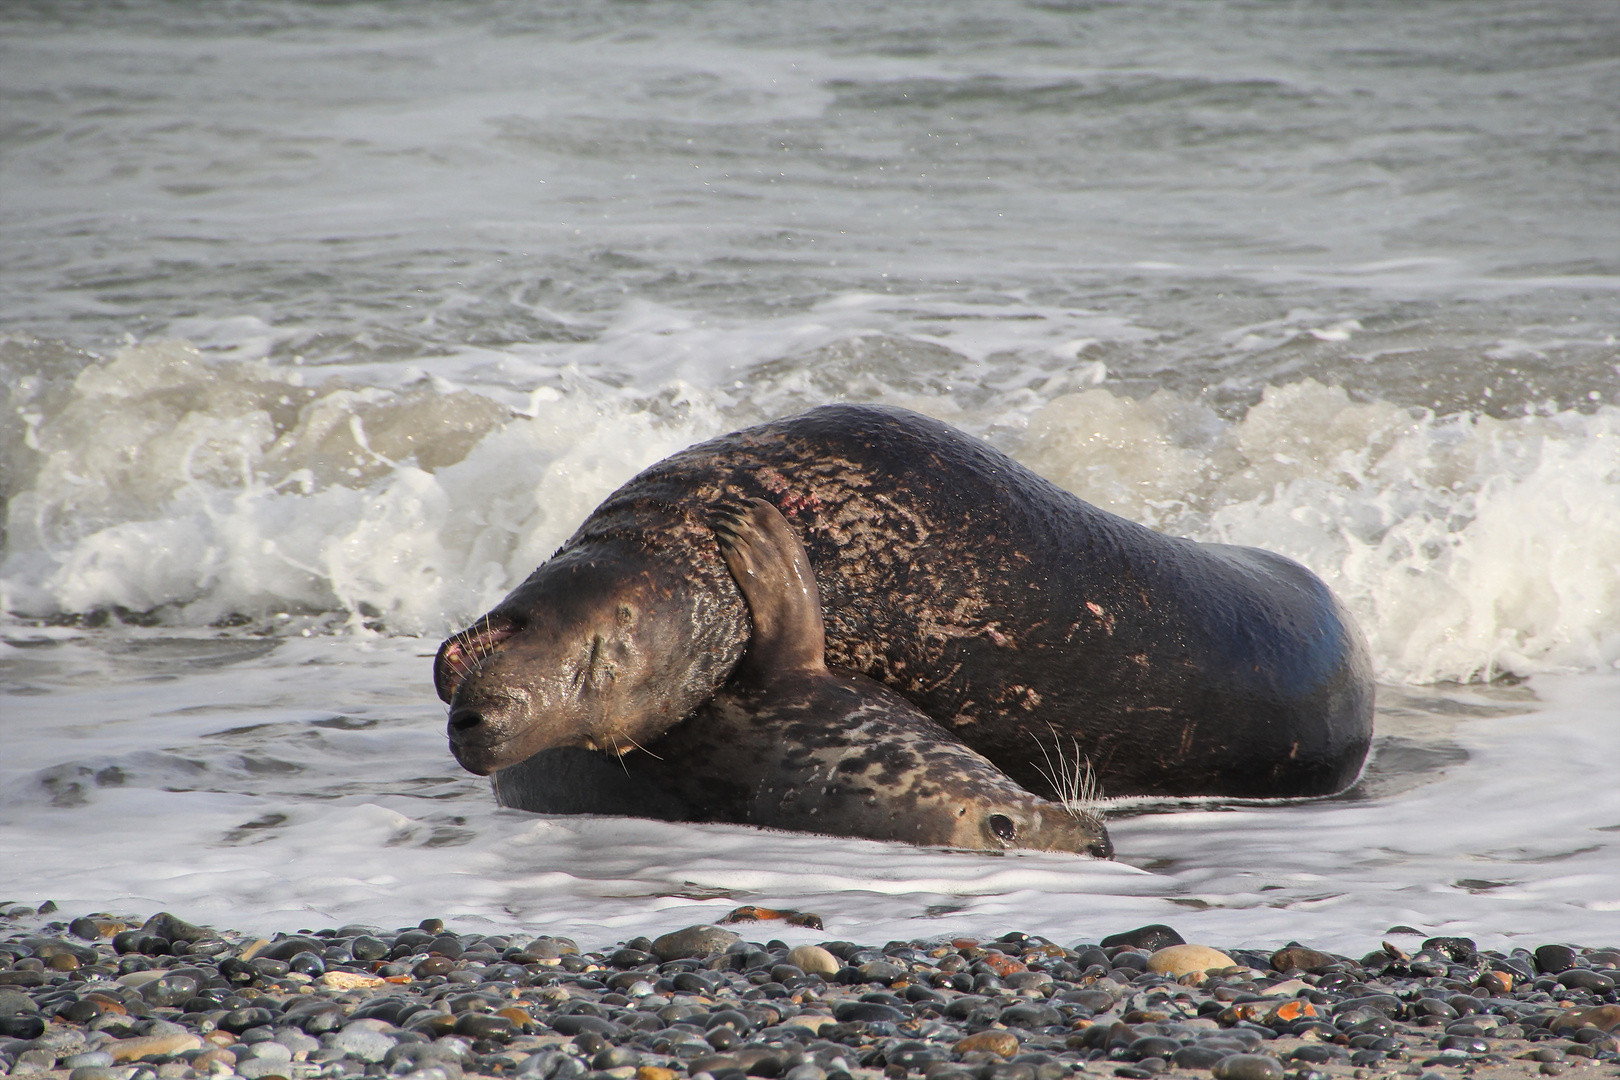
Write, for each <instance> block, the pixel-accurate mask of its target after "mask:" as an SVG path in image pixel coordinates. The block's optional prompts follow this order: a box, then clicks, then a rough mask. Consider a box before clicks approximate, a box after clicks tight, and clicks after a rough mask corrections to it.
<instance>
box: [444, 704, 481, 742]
mask: <svg viewBox="0 0 1620 1080" xmlns="http://www.w3.org/2000/svg"><path fill="white" fill-rule="evenodd" d="M483 722H484V714H483V713H481V712H479V711H478V710H476V709H457V710H456V711H455V712H453V713H451V714H450V734H451V735H452V736H454V735H466V734H468V733H470V732H471V731H473V730H474V729H475V728H477V727H479V726H481V725H482V724H483Z"/></svg>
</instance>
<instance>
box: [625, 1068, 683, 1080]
mask: <svg viewBox="0 0 1620 1080" xmlns="http://www.w3.org/2000/svg"><path fill="white" fill-rule="evenodd" d="M678 1076H680V1073H678V1072H676V1071H675V1070H674V1069H666V1068H664V1067H663V1066H661V1065H643V1066H642V1067H641V1068H639V1069H637V1070H636V1080H676V1077H678Z"/></svg>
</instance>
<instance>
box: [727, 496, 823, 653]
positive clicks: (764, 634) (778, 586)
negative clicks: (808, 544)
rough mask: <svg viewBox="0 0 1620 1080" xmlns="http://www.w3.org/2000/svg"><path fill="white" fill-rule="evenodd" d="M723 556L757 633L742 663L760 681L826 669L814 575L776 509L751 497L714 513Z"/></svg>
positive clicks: (808, 560) (808, 562) (761, 500)
mask: <svg viewBox="0 0 1620 1080" xmlns="http://www.w3.org/2000/svg"><path fill="white" fill-rule="evenodd" d="M714 532H715V536H716V537H717V538H718V539H719V542H720V554H721V555H722V556H724V558H725V560H726V566H727V567H729V568H730V570H731V576H732V577H733V578H735V579H736V581H737V587H738V588H739V589H740V590H741V591H742V594H743V599H744V600H746V601H747V602H748V613H749V614H750V615H751V616H752V617H753V620H754V634H753V637H752V639H751V640H750V641H749V643H748V653H747V655H746V656H744V657H743V661H742V662H743V665H744V666H745V667H746V668H747V669H748V674H749V675H751V676H752V677H754V678H756V679H770V678H773V677H779V676H781V675H786V674H792V673H804V672H818V671H826V670H827V648H826V638H825V631H824V630H823V628H822V621H821V598H820V597H819V596H818V595H817V592H816V575H815V572H814V571H813V570H811V569H810V559H809V558H808V557H807V556H806V555H805V553H804V545H802V544H800V543H799V539H798V537H796V536H794V535H793V530H792V529H790V528H789V527H788V523H787V521H786V520H785V519H784V518H783V517H782V515H781V514H780V513H778V512H777V509H776V507H774V506H772V505H771V504H770V503H768V502H766V501H765V500H764V499H750V500H748V501H747V502H746V503H744V504H743V505H742V506H741V507H739V508H735V509H727V510H724V511H721V512H720V513H719V514H717V515H716V518H715V523H714Z"/></svg>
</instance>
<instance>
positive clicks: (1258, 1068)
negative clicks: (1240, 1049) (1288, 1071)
mask: <svg viewBox="0 0 1620 1080" xmlns="http://www.w3.org/2000/svg"><path fill="white" fill-rule="evenodd" d="M1210 1072H1212V1073H1214V1074H1215V1080H1283V1066H1282V1062H1280V1061H1278V1060H1277V1059H1276V1058H1274V1057H1268V1056H1267V1055H1265V1054H1231V1055H1229V1056H1227V1057H1223V1058H1221V1060H1219V1061H1217V1062H1216V1063H1215V1066H1214V1067H1213V1068H1212V1069H1210Z"/></svg>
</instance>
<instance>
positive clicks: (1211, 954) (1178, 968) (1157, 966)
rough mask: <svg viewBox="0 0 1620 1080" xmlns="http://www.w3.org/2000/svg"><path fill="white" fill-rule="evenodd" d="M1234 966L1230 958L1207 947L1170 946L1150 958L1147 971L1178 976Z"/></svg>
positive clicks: (1233, 961)
mask: <svg viewBox="0 0 1620 1080" xmlns="http://www.w3.org/2000/svg"><path fill="white" fill-rule="evenodd" d="M1234 964H1236V961H1235V960H1233V959H1232V958H1231V957H1230V956H1227V955H1226V954H1225V953H1223V952H1221V951H1219V950H1217V949H1211V948H1209V947H1208V946H1207V945H1169V946H1166V947H1165V948H1162V949H1160V950H1158V951H1157V952H1155V953H1153V955H1151V956H1149V957H1148V962H1147V969H1148V970H1149V971H1151V972H1153V973H1154V974H1155V975H1170V976H1177V975H1191V974H1192V973H1193V972H1195V971H1206V972H1207V971H1209V970H1211V969H1212V968H1229V967H1232V966H1233V965H1234Z"/></svg>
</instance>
